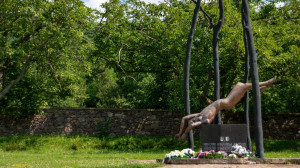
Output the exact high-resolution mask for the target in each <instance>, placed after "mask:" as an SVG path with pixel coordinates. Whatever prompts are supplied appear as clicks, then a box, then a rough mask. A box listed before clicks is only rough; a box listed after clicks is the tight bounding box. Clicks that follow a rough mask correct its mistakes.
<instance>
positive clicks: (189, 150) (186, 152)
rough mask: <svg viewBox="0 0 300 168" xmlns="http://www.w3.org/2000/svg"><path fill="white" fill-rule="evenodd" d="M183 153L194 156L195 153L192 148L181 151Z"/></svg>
mask: <svg viewBox="0 0 300 168" xmlns="http://www.w3.org/2000/svg"><path fill="white" fill-rule="evenodd" d="M181 153H183V154H187V155H189V154H194V153H195V151H193V150H192V149H190V148H187V149H183V150H182V151H181Z"/></svg>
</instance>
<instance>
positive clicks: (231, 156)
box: [228, 154, 237, 158]
mask: <svg viewBox="0 0 300 168" xmlns="http://www.w3.org/2000/svg"><path fill="white" fill-rule="evenodd" d="M228 157H229V158H237V157H236V155H235V154H229V155H228Z"/></svg>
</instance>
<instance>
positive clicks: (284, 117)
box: [0, 108, 300, 140]
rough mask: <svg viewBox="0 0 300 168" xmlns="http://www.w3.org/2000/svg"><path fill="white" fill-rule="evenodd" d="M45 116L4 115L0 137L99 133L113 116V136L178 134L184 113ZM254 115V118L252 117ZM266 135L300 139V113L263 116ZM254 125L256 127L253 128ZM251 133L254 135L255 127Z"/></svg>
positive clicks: (92, 111)
mask: <svg viewBox="0 0 300 168" xmlns="http://www.w3.org/2000/svg"><path fill="white" fill-rule="evenodd" d="M43 111H44V115H36V116H32V117H29V118H26V119H21V120H12V119H9V118H7V117H5V116H0V136H4V135H12V134H29V135H47V134H54V135H78V134H87V135H97V127H98V126H99V125H100V126H102V128H104V127H103V126H104V124H105V122H106V121H108V120H109V118H111V119H112V120H111V122H110V123H109V125H108V128H107V131H108V133H109V135H111V136H122V135H135V136H174V135H175V134H176V133H178V130H179V125H180V121H181V118H182V117H183V116H184V114H183V113H182V112H173V113H172V112H169V111H167V110H132V109H130V110H129V109H96V108H44V109H43ZM252 118H253V117H250V119H252ZM224 121H226V122H224V123H228V124H242V123H243V117H242V116H241V114H236V113H229V112H228V113H225V115H224ZM263 121H264V123H263V128H264V137H265V138H269V139H294V140H299V139H300V137H299V134H300V129H299V124H300V114H299V113H298V114H297V113H296V114H276V115H264V116H263ZM251 128H252V127H251ZM198 130H199V129H196V130H195V134H196V135H195V136H198V135H199V131H198ZM251 132H252V134H251V135H253V136H254V131H253V128H252V129H251Z"/></svg>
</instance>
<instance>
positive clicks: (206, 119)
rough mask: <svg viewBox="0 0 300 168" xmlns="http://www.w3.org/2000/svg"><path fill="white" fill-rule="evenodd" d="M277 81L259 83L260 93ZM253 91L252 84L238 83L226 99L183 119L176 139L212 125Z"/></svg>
mask: <svg viewBox="0 0 300 168" xmlns="http://www.w3.org/2000/svg"><path fill="white" fill-rule="evenodd" d="M276 79H277V76H275V77H274V78H272V79H269V80H267V81H264V82H259V88H260V92H262V91H264V90H265V89H266V88H268V87H269V86H270V85H271V84H273V83H274V82H275V80H276ZM251 89H252V83H241V82H238V83H237V84H236V85H235V86H234V88H233V89H232V90H231V92H230V93H229V94H228V96H227V97H226V98H224V99H219V100H216V101H214V102H213V103H211V104H210V105H209V106H207V107H206V108H205V109H203V110H202V111H201V112H200V113H196V114H191V115H187V116H185V117H183V118H182V120H181V124H180V130H179V133H178V134H176V135H175V138H181V139H182V140H185V139H186V138H187V135H188V133H189V132H190V131H191V130H192V129H193V128H195V127H198V126H200V125H202V124H210V123H212V122H213V120H214V118H215V116H216V115H217V114H218V112H219V111H220V110H223V109H226V110H229V109H232V108H233V107H234V106H235V105H236V104H237V103H238V102H239V101H240V100H241V99H242V98H243V96H244V94H245V93H246V92H247V91H248V90H251ZM186 120H189V124H188V127H187V128H186V130H185V132H184V133H182V131H183V128H184V123H185V121H186Z"/></svg>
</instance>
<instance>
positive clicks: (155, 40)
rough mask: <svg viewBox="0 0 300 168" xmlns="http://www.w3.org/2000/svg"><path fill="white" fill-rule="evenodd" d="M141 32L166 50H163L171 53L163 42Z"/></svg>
mask: <svg viewBox="0 0 300 168" xmlns="http://www.w3.org/2000/svg"><path fill="white" fill-rule="evenodd" d="M139 32H140V33H141V34H143V35H145V36H146V37H148V38H149V39H151V40H152V41H153V42H155V43H157V44H159V45H160V46H162V47H163V48H164V49H163V50H167V51H169V49H168V48H167V47H165V46H164V45H163V44H162V43H161V42H159V41H158V40H157V39H155V38H153V37H151V36H149V35H148V34H146V33H145V32H143V31H142V30H139Z"/></svg>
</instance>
